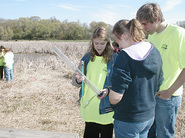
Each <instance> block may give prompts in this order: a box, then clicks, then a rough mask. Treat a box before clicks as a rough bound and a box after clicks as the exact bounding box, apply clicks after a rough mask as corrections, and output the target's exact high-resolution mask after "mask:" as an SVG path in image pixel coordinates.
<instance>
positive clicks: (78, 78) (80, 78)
mask: <svg viewBox="0 0 185 138" xmlns="http://www.w3.org/2000/svg"><path fill="white" fill-rule="evenodd" d="M75 77H76V80H77V82H78V83H81V82H82V81H83V80H84V77H82V76H81V75H80V74H79V73H78V72H77V73H75Z"/></svg>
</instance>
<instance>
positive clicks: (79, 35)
mask: <svg viewBox="0 0 185 138" xmlns="http://www.w3.org/2000/svg"><path fill="white" fill-rule="evenodd" d="M98 26H104V27H106V28H108V30H109V31H111V29H112V26H111V25H109V24H106V23H104V22H95V21H92V22H91V23H90V24H89V25H87V24H86V23H83V24H81V23H80V21H77V22H68V20H64V21H63V22H61V21H59V20H58V19H56V18H55V17H51V18H50V19H41V18H40V17H38V16H32V17H30V18H23V17H21V18H19V19H14V20H11V19H3V18H0V40H88V39H89V38H90V36H91V35H92V32H93V30H94V29H95V28H96V27H98Z"/></svg>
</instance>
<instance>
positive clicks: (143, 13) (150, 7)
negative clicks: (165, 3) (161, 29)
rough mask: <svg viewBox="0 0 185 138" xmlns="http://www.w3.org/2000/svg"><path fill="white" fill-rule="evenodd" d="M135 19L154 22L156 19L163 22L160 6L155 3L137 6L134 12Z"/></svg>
mask: <svg viewBox="0 0 185 138" xmlns="http://www.w3.org/2000/svg"><path fill="white" fill-rule="evenodd" d="M136 19H137V20H139V21H141V20H145V21H147V22H150V23H154V22H155V21H156V20H157V19H158V21H159V22H164V21H165V19H164V17H163V14H162V11H161V8H160V6H159V5H158V4H157V3H147V4H144V5H143V6H141V7H140V8H139V10H138V11H137V14H136Z"/></svg>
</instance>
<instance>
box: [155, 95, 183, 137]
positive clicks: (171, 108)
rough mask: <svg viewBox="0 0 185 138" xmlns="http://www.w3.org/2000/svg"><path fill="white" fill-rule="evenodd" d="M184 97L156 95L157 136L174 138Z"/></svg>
mask: <svg viewBox="0 0 185 138" xmlns="http://www.w3.org/2000/svg"><path fill="white" fill-rule="evenodd" d="M181 101H182V97H181V96H172V97H171V98H170V99H169V100H163V99H160V98H159V97H158V96H157V97H156V116H155V123H156V136H157V138H173V137H174V134H175V122H176V116H177V111H178V109H179V107H180V106H181Z"/></svg>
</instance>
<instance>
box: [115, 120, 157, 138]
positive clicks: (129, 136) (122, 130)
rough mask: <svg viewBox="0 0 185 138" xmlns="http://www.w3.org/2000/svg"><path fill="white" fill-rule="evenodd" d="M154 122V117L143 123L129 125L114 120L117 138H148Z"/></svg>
mask: <svg viewBox="0 0 185 138" xmlns="http://www.w3.org/2000/svg"><path fill="white" fill-rule="evenodd" d="M153 122H154V117H153V118H151V119H150V120H148V121H145V122H141V123H128V122H123V121H119V120H114V131H115V137H116V138H147V135H148V131H149V129H150V127H151V126H152V124H153Z"/></svg>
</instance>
